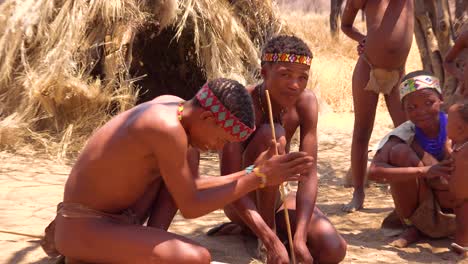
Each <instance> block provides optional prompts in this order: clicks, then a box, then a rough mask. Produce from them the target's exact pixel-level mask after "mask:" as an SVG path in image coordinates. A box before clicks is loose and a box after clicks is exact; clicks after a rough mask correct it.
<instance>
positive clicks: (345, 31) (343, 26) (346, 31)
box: [340, 23, 353, 35]
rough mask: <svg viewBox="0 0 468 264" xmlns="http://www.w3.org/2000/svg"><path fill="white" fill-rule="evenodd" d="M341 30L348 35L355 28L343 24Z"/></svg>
mask: <svg viewBox="0 0 468 264" xmlns="http://www.w3.org/2000/svg"><path fill="white" fill-rule="evenodd" d="M340 28H341V31H342V32H343V33H345V34H346V35H348V33H349V32H350V31H351V29H352V28H353V27H352V26H350V25H348V24H343V23H341V26H340Z"/></svg>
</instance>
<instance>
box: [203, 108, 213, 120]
mask: <svg viewBox="0 0 468 264" xmlns="http://www.w3.org/2000/svg"><path fill="white" fill-rule="evenodd" d="M210 118H214V115H213V113H212V112H211V111H209V110H203V112H202V113H201V114H200V119H201V120H206V119H210Z"/></svg>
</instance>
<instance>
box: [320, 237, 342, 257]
mask: <svg viewBox="0 0 468 264" xmlns="http://www.w3.org/2000/svg"><path fill="white" fill-rule="evenodd" d="M347 246H348V245H347V244H346V241H345V240H344V239H343V238H342V237H341V236H340V235H337V236H336V238H335V239H330V240H328V241H326V242H325V243H323V244H322V247H321V249H320V256H319V258H318V259H317V260H318V262H319V263H340V262H341V261H343V259H344V258H345V256H346V249H347Z"/></svg>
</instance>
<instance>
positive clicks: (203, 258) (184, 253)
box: [151, 245, 211, 264]
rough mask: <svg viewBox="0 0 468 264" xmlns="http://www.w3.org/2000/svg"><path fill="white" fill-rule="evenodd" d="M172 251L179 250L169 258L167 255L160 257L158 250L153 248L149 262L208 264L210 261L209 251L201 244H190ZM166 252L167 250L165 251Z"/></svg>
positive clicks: (154, 263)
mask: <svg viewBox="0 0 468 264" xmlns="http://www.w3.org/2000/svg"><path fill="white" fill-rule="evenodd" d="M174 251H176V252H179V253H177V255H172V253H171V254H170V255H172V256H171V257H170V259H168V256H167V255H166V256H164V257H161V254H160V252H158V250H156V249H155V250H153V252H152V256H151V263H153V264H161V263H168V264H169V263H195V264H209V263H210V262H211V254H210V252H209V251H208V250H207V249H206V248H204V247H201V246H198V245H190V246H188V247H184V248H183V249H174ZM165 253H167V252H165Z"/></svg>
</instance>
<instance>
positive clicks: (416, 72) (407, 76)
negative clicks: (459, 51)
mask: <svg viewBox="0 0 468 264" xmlns="http://www.w3.org/2000/svg"><path fill="white" fill-rule="evenodd" d="M420 75H429V76H434V74H433V73H432V72H430V71H425V70H420V71H414V72H410V73H408V74H406V75H405V77H403V80H401V82H402V83H403V82H404V81H406V80H408V79H411V78H414V77H416V76H420Z"/></svg>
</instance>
